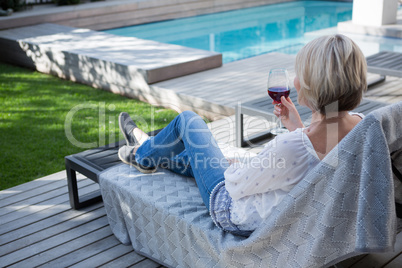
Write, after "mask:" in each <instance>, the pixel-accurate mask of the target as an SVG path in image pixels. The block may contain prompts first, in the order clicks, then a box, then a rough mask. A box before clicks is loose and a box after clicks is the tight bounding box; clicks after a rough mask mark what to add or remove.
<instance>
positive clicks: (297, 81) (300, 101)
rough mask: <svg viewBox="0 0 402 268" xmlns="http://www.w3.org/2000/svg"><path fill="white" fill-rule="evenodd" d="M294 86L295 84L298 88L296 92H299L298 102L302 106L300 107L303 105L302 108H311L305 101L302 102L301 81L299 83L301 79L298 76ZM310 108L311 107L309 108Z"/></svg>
mask: <svg viewBox="0 0 402 268" xmlns="http://www.w3.org/2000/svg"><path fill="white" fill-rule="evenodd" d="M293 84H294V86H295V88H296V91H297V102H298V103H299V104H300V105H302V106H307V107H309V106H308V105H307V104H306V103H305V102H304V101H303V100H302V98H301V96H300V81H299V78H298V77H297V76H296V77H295V79H294V81H293ZM309 108H310V107H309Z"/></svg>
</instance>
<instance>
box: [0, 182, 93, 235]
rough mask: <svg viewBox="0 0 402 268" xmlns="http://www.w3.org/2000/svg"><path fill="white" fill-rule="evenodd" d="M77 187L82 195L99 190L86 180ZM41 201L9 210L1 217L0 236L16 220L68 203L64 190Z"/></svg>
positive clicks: (37, 200)
mask: <svg viewBox="0 0 402 268" xmlns="http://www.w3.org/2000/svg"><path fill="white" fill-rule="evenodd" d="M79 187H80V190H82V191H81V192H82V193H83V194H87V193H91V192H94V191H95V190H96V189H99V186H98V185H97V184H93V183H92V182H91V181H88V180H83V181H82V182H80V183H79ZM42 199H43V200H42V201H41V200H40V198H36V197H35V200H36V201H35V202H37V203H32V204H31V205H30V206H24V207H23V208H21V209H17V210H11V209H10V210H11V212H10V213H7V214H5V215H3V216H1V217H0V221H2V223H3V224H2V225H1V226H0V234H1V233H3V232H4V228H3V227H4V226H5V225H7V224H8V223H12V222H13V221H15V220H17V219H21V218H23V217H26V216H29V215H31V214H33V213H35V214H38V212H42V211H44V210H46V209H50V208H52V207H55V206H58V205H62V204H64V203H66V202H68V201H69V198H68V196H67V195H66V194H65V190H64V192H63V190H60V191H59V192H57V195H55V196H54V197H52V198H48V197H47V196H46V195H44V196H43V197H42Z"/></svg>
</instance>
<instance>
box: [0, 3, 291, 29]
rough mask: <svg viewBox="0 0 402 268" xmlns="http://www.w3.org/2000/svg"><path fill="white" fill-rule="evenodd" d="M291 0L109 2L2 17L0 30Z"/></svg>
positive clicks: (111, 22)
mask: <svg viewBox="0 0 402 268" xmlns="http://www.w3.org/2000/svg"><path fill="white" fill-rule="evenodd" d="M289 1H290V0H247V1H245V0H163V1H161V0H124V1H116V0H108V1H104V2H91V3H84V4H80V5H76V6H63V7H56V6H54V7H47V8H38V9H37V10H35V9H34V10H30V11H24V12H17V13H15V14H13V15H12V16H10V17H0V30H1V29H8V28H15V27H21V26H27V25H34V24H39V23H46V22H50V23H57V24H61V25H66V26H72V27H77V28H89V29H92V30H104V29H111V28H117V27H123V26H129V25H135V24H143V23H149V22H154V21H162V20H169V19H175V18H183V17H190V16H196V15H202V14H209V13H215V12H222V11H228V10H234V9H240V8H246V7H254V6H260V5H267V4H273V3H280V2H289Z"/></svg>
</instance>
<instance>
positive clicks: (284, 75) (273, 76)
mask: <svg viewBox="0 0 402 268" xmlns="http://www.w3.org/2000/svg"><path fill="white" fill-rule="evenodd" d="M289 81H290V80H289V74H288V71H287V70H286V69H271V70H270V71H269V76H268V95H269V96H270V97H271V98H272V99H273V100H274V101H276V102H278V104H276V105H279V106H280V105H282V104H281V97H282V96H285V98H287V97H288V96H289V94H290V82H289ZM287 132H289V130H287V129H285V128H282V120H281V119H280V118H279V128H275V129H272V130H271V133H272V134H274V135H280V134H283V133H287Z"/></svg>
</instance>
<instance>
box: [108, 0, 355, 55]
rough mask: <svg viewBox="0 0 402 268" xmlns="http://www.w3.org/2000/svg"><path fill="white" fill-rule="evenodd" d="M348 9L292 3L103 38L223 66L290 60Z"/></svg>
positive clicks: (349, 14)
mask: <svg viewBox="0 0 402 268" xmlns="http://www.w3.org/2000/svg"><path fill="white" fill-rule="evenodd" d="M352 8H353V6H352V3H346V2H330V1H296V2H288V3H281V4H274V5H267V6H260V7H254V8H246V9H241V10H234V11H228V12H221V13H215V14H209V15H202V16H196V17H191V18H184V19H176V20H169V21H163V22H156V23H150V24H144V25H136V26H130V27H124V28H118V29H111V30H105V31H104V32H107V33H111V34H115V35H122V36H131V37H138V38H142V39H150V40H155V41H159V42H164V43H170V44H177V45H182V46H187V47H192V48H198V49H204V50H210V51H216V52H220V53H222V55H223V63H227V62H231V61H236V60H240V59H244V58H248V57H252V56H256V55H260V54H263V53H267V52H272V51H277V52H282V53H287V54H296V53H297V51H299V49H300V48H301V47H302V46H303V45H304V44H305V43H307V42H308V40H307V39H306V38H305V33H308V32H313V31H317V30H320V29H325V28H330V27H334V26H336V25H337V23H338V22H340V21H347V20H351V18H352Z"/></svg>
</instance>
